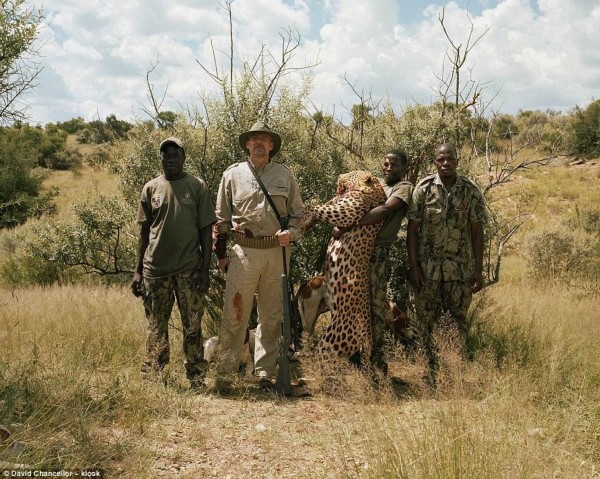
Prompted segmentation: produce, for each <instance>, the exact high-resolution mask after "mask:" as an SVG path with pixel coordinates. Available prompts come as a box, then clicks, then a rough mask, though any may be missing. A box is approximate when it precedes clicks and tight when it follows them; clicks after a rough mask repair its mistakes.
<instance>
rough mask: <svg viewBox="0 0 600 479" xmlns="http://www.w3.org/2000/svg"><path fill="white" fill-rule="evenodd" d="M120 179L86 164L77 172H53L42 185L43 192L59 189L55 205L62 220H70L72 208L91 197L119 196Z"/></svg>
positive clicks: (76, 170)
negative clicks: (118, 185) (118, 182)
mask: <svg viewBox="0 0 600 479" xmlns="http://www.w3.org/2000/svg"><path fill="white" fill-rule="evenodd" d="M117 181H118V178H117V177H116V176H115V175H112V174H110V173H108V172H107V171H106V170H103V169H95V168H92V167H91V166H89V165H88V164H86V163H83V164H82V165H81V167H79V168H77V169H75V170H61V171H59V170H53V171H51V172H49V173H48V176H47V177H46V178H45V179H44V182H43V183H42V192H44V191H47V190H48V189H50V188H51V187H57V188H58V191H59V194H58V196H57V197H56V199H55V201H54V203H55V204H56V212H57V215H58V217H59V218H60V219H64V218H69V217H71V216H72V214H73V212H72V210H71V206H72V205H73V204H75V203H78V202H81V201H83V200H85V199H86V198H88V197H90V196H91V195H100V194H102V195H104V196H107V197H111V196H118V195H119V192H118V189H117Z"/></svg>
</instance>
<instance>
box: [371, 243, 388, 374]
mask: <svg viewBox="0 0 600 479" xmlns="http://www.w3.org/2000/svg"><path fill="white" fill-rule="evenodd" d="M389 256H390V246H389V245H380V244H375V248H374V249H373V252H372V253H371V260H370V267H371V280H370V281H371V327H372V331H373V349H372V352H371V364H372V365H373V366H375V367H376V368H378V369H380V370H382V371H383V372H384V373H385V372H387V363H386V361H385V354H384V338H385V330H386V321H385V301H386V299H387V286H388V281H389V279H390V274H391V266H390V262H389Z"/></svg>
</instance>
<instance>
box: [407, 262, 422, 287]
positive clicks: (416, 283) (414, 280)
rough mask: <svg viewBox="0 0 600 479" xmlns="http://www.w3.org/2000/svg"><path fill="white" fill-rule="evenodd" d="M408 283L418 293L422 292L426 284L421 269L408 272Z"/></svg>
mask: <svg viewBox="0 0 600 479" xmlns="http://www.w3.org/2000/svg"><path fill="white" fill-rule="evenodd" d="M408 282H409V283H410V285H411V286H412V287H413V288H414V289H415V291H416V292H417V293H420V292H421V288H422V287H423V283H424V278H423V272H422V271H421V268H419V267H418V266H416V267H414V268H410V269H409V270H408Z"/></svg>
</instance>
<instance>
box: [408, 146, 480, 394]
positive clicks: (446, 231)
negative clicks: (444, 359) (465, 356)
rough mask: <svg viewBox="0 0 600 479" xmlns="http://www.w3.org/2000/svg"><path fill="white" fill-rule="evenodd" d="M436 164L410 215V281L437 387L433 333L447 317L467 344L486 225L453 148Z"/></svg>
mask: <svg viewBox="0 0 600 479" xmlns="http://www.w3.org/2000/svg"><path fill="white" fill-rule="evenodd" d="M434 163H435V166H436V169H437V174H436V175H431V176H427V177H426V178H424V179H423V180H421V181H420V182H419V183H418V184H417V186H416V187H415V191H414V193H413V196H412V201H411V203H410V206H409V209H408V215H407V216H408V228H407V248H408V260H409V268H410V269H409V280H410V283H411V285H412V286H413V288H414V290H415V292H416V298H415V306H416V310H417V320H418V323H419V327H420V329H421V340H422V341H423V346H424V349H425V354H426V355H427V360H428V363H429V371H430V374H429V380H430V383H431V384H432V385H435V379H436V372H437V370H438V368H439V358H438V351H437V348H436V346H435V344H434V341H433V332H434V329H435V327H436V325H437V324H438V323H439V320H440V317H441V315H442V313H443V312H444V311H446V312H448V313H449V314H450V315H451V316H452V318H453V319H454V320H455V321H456V324H457V327H458V331H459V333H460V334H461V336H462V337H463V339H466V335H467V332H468V324H467V312H468V310H469V306H470V304H471V298H472V295H473V293H477V292H478V291H479V290H480V289H481V286H482V270H483V225H484V223H485V221H486V208H485V202H484V199H483V196H482V194H481V192H480V191H479V188H478V187H477V186H476V185H475V183H473V182H472V181H471V180H470V179H468V178H467V177H465V176H461V175H458V174H457V172H456V167H457V165H458V159H457V154H456V149H455V147H454V145H452V144H449V143H445V144H442V145H440V146H438V147H437V148H436V150H435V158H434Z"/></svg>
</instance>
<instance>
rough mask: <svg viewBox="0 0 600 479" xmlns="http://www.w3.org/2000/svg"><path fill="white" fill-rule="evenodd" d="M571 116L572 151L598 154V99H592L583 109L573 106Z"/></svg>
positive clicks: (599, 122)
mask: <svg viewBox="0 0 600 479" xmlns="http://www.w3.org/2000/svg"><path fill="white" fill-rule="evenodd" d="M572 116H573V124H572V133H573V149H574V152H575V153H579V154H583V155H590V156H598V155H600V100H595V101H593V102H592V103H590V104H589V105H588V106H587V108H585V109H582V108H580V107H575V110H574V111H573V114H572Z"/></svg>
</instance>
